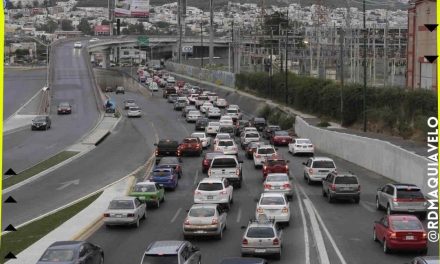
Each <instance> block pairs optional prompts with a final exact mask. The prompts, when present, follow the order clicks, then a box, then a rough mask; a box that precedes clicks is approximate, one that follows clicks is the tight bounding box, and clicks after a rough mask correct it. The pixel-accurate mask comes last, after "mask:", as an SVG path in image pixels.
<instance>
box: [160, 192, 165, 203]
mask: <svg viewBox="0 0 440 264" xmlns="http://www.w3.org/2000/svg"><path fill="white" fill-rule="evenodd" d="M160 201H161V202H162V203H163V202H165V194H164V195H163V196H162V199H161V200H160Z"/></svg>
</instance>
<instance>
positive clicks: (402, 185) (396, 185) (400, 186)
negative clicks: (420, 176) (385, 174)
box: [389, 183, 420, 189]
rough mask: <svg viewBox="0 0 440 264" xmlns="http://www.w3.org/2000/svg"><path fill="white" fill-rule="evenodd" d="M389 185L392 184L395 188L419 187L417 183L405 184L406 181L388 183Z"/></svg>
mask: <svg viewBox="0 0 440 264" xmlns="http://www.w3.org/2000/svg"><path fill="white" fill-rule="evenodd" d="M389 184H390V185H394V186H395V187H396V188H397V189H408V188H410V189H420V188H419V187H418V186H417V185H415V184H410V183H408V184H406V183H389Z"/></svg>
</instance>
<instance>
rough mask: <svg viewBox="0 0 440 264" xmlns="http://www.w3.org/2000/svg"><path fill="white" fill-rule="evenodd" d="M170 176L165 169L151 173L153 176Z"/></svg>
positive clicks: (169, 171)
mask: <svg viewBox="0 0 440 264" xmlns="http://www.w3.org/2000/svg"><path fill="white" fill-rule="evenodd" d="M170 174H171V170H169V169H168V170H167V169H163V170H154V171H153V176H159V177H161V176H168V175H170Z"/></svg>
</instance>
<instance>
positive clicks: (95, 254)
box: [37, 241, 104, 264]
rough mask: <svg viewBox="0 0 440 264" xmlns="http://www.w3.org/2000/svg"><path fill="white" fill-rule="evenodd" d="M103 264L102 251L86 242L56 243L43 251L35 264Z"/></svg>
mask: <svg viewBox="0 0 440 264" xmlns="http://www.w3.org/2000/svg"><path fill="white" fill-rule="evenodd" d="M55 262H57V263H63V264H76V263H96V264H103V263H104V251H103V250H102V249H101V248H100V247H99V246H96V245H94V244H92V243H89V242H86V241H57V242H55V243H52V244H51V245H50V246H49V247H48V248H47V249H46V251H44V253H43V255H42V256H41V258H40V259H39V260H38V262H37V264H45V263H55Z"/></svg>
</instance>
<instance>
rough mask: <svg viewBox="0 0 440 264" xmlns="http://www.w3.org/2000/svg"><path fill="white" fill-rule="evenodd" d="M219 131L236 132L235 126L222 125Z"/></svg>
mask: <svg viewBox="0 0 440 264" xmlns="http://www.w3.org/2000/svg"><path fill="white" fill-rule="evenodd" d="M219 132H221V133H232V132H234V128H233V127H220V130H219Z"/></svg>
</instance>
